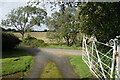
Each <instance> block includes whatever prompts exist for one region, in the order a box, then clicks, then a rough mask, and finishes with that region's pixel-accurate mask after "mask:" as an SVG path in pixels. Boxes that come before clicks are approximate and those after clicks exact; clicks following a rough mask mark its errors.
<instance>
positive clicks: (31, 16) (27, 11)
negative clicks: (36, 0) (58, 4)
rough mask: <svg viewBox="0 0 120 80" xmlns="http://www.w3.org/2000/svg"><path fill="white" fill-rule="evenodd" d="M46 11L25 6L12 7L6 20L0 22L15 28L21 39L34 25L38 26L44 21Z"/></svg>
mask: <svg viewBox="0 0 120 80" xmlns="http://www.w3.org/2000/svg"><path fill="white" fill-rule="evenodd" d="M46 15H47V13H46V11H44V10H43V9H40V8H36V7H31V6H25V7H19V8H17V9H13V10H12V11H11V12H10V13H9V14H8V15H7V19H6V20H2V22H1V24H2V25H5V26H11V27H15V28H17V30H18V31H19V32H20V33H21V35H22V39H23V38H24V33H25V32H26V31H27V30H28V29H30V28H31V27H33V26H34V25H37V26H40V25H41V23H45V17H46Z"/></svg>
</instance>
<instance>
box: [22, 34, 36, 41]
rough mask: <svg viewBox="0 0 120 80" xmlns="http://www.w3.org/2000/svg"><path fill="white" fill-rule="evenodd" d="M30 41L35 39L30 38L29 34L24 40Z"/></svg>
mask: <svg viewBox="0 0 120 80" xmlns="http://www.w3.org/2000/svg"><path fill="white" fill-rule="evenodd" d="M31 39H36V38H35V37H31V35H30V34H28V35H27V37H26V38H25V39H24V40H31Z"/></svg>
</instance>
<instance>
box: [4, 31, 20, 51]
mask: <svg viewBox="0 0 120 80" xmlns="http://www.w3.org/2000/svg"><path fill="white" fill-rule="evenodd" d="M20 42H21V41H20V40H19V38H18V37H16V36H15V35H14V34H12V33H5V32H3V33H2V50H6V49H12V48H14V47H15V46H16V45H18V44H19V43H20Z"/></svg>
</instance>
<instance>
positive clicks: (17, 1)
mask: <svg viewBox="0 0 120 80" xmlns="http://www.w3.org/2000/svg"><path fill="white" fill-rule="evenodd" d="M26 4H27V0H0V23H1V20H2V19H6V15H7V14H8V13H9V12H10V11H11V10H12V9H15V8H18V7H20V6H25V5H26ZM46 10H47V13H48V15H51V13H53V12H55V11H58V8H57V9H56V10H54V11H51V9H50V5H46ZM33 28H34V30H40V31H42V30H45V29H48V28H47V27H46V25H43V26H42V27H37V26H35V27H33Z"/></svg>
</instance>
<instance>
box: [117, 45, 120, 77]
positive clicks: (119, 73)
mask: <svg viewBox="0 0 120 80" xmlns="http://www.w3.org/2000/svg"><path fill="white" fill-rule="evenodd" d="M116 67H117V68H116V72H117V76H116V77H117V79H120V45H117V55H116Z"/></svg>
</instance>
